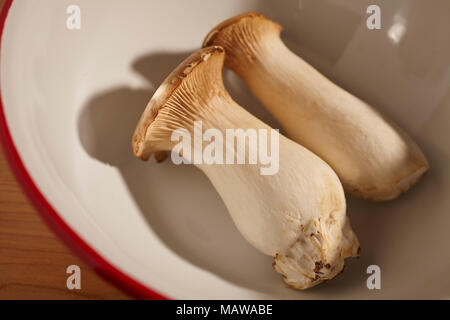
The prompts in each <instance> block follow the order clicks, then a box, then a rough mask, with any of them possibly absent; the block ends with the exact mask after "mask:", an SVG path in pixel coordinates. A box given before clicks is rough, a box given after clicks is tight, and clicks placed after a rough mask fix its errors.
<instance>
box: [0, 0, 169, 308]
mask: <svg viewBox="0 0 450 320" xmlns="http://www.w3.org/2000/svg"><path fill="white" fill-rule="evenodd" d="M12 2H13V0H6V1H5V3H4V5H3V8H2V9H1V13H0V52H1V40H2V37H3V30H4V27H5V21H6V18H7V16H8V12H9V10H10V8H11V5H12ZM0 142H1V143H0V144H1V145H2V146H3V151H4V154H5V156H6V159H7V161H8V162H9V166H10V168H11V169H12V171H13V172H14V175H15V177H16V179H17V181H18V182H19V184H20V186H21V187H22V190H23V191H24V192H25V194H26V195H27V197H28V199H29V200H30V201H31V203H32V204H33V205H34V207H35V208H36V210H37V211H38V212H39V213H40V215H41V217H42V218H43V219H44V221H45V222H46V223H47V225H49V226H50V228H51V229H52V230H53V232H55V233H56V234H57V235H58V236H59V238H60V239H62V240H63V241H64V243H66V245H67V246H68V247H69V248H71V249H72V250H73V251H74V252H75V253H76V254H77V255H78V256H79V257H80V258H82V259H83V260H84V261H85V262H86V263H88V264H89V265H90V266H91V267H93V268H94V270H95V271H96V272H97V273H98V274H100V275H101V276H102V277H103V278H105V279H106V280H108V281H109V282H111V283H113V284H114V285H115V286H117V287H118V288H120V289H122V290H123V291H125V292H127V293H128V294H130V295H132V296H133V297H136V298H138V299H158V300H162V299H168V298H167V297H165V296H163V295H161V294H160V293H158V292H156V291H154V290H151V289H149V288H148V287H146V286H145V285H143V284H141V283H139V282H138V281H136V280H135V279H133V278H131V277H130V276H128V275H126V274H125V273H124V272H122V271H120V270H119V269H118V268H117V267H115V266H113V265H112V264H111V263H110V262H108V261H107V260H106V259H105V258H103V257H102V256H101V255H100V254H99V253H98V252H96V251H95V250H94V249H93V248H92V247H91V246H89V244H88V243H86V242H85V241H84V240H83V239H82V238H81V237H80V236H79V235H78V234H77V233H76V232H75V231H74V230H73V229H71V228H70V227H69V225H68V224H67V223H66V222H65V221H64V220H63V219H62V218H61V216H60V215H59V214H58V212H57V211H56V210H55V209H54V208H53V207H52V205H51V204H50V203H49V202H48V201H47V199H46V198H45V197H44V195H43V194H42V193H41V191H40V190H39V189H38V187H37V186H36V184H35V183H34V182H33V179H32V178H31V176H30V174H29V173H28V171H27V169H26V168H25V166H24V164H23V162H22V159H21V158H20V155H19V153H18V151H17V149H16V147H15V145H14V142H13V139H12V137H11V133H10V132H9V130H8V124H7V123H6V117H5V113H4V109H3V101H2V95H1V87H0Z"/></svg>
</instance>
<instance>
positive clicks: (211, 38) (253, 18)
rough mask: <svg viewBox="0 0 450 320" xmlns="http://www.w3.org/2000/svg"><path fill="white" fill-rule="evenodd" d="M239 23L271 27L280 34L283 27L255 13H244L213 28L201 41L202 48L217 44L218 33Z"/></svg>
mask: <svg viewBox="0 0 450 320" xmlns="http://www.w3.org/2000/svg"><path fill="white" fill-rule="evenodd" d="M239 23H242V24H248V23H255V24H256V25H263V24H264V25H267V26H271V27H273V28H275V29H276V31H278V33H279V32H281V30H282V29H283V27H282V26H281V25H280V24H278V23H276V22H274V21H272V20H270V19H269V18H267V17H266V16H264V15H262V14H261V13H257V12H246V13H243V14H240V15H237V16H234V17H232V18H230V19H227V20H225V21H223V22H222V23H220V24H219V25H217V26H216V27H214V28H213V29H212V30H211V31H210V32H209V33H208V35H207V36H206V37H205V40H203V45H202V46H203V47H204V48H205V47H208V46H212V45H215V44H216V43H217V37H218V36H219V35H220V33H221V32H222V31H223V30H225V29H227V28H229V27H231V26H233V25H237V24H239Z"/></svg>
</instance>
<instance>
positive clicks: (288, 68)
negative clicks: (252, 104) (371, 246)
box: [204, 13, 429, 201]
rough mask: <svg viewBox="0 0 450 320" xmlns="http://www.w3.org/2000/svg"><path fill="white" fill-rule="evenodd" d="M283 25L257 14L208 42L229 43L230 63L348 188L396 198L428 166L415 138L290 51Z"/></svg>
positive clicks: (233, 22)
mask: <svg viewBox="0 0 450 320" xmlns="http://www.w3.org/2000/svg"><path fill="white" fill-rule="evenodd" d="M281 30H282V27H281V26H280V25H279V24H277V23H275V22H273V21H271V20H270V19H268V18H266V17H264V16H263V15H261V14H257V13H247V14H243V15H240V16H237V17H234V18H231V19H229V20H227V21H225V22H223V23H222V24H220V25H218V26H217V27H216V28H214V29H213V30H212V31H211V32H210V33H209V34H208V36H207V37H206V39H205V41H204V46H209V45H220V46H223V47H224V48H225V51H226V54H227V56H226V61H225V64H226V66H227V67H229V68H230V69H232V70H233V71H235V72H236V73H237V74H238V75H239V76H240V77H242V78H243V79H244V81H245V82H246V83H247V85H248V86H249V88H250V89H251V91H252V92H253V93H254V94H255V96H256V97H258V99H259V100H260V101H261V102H262V103H263V104H264V105H265V106H266V107H267V108H268V110H269V111H270V112H271V113H272V114H273V116H274V117H275V118H276V119H277V120H278V121H279V122H280V123H281V125H282V126H283V127H284V129H285V130H286V132H287V134H288V136H289V137H291V138H292V139H293V140H295V141H297V142H298V143H300V144H302V145H303V146H305V147H306V148H308V149H309V150H311V151H313V152H314V153H315V154H317V155H318V156H320V157H321V158H322V159H324V160H325V161H326V162H327V163H328V164H329V165H330V166H331V167H332V168H333V169H334V170H335V172H336V173H337V174H338V176H339V178H340V179H341V182H342V184H343V185H344V188H345V190H346V191H347V192H349V193H350V194H352V195H354V196H357V197H361V198H367V199H371V200H374V201H383V200H390V199H394V198H396V197H398V196H399V195H400V194H401V192H404V191H407V190H408V189H409V188H410V187H411V186H412V185H413V184H415V183H416V182H417V181H418V180H419V178H420V177H421V176H422V175H423V173H424V172H425V171H427V169H428V168H429V166H428V162H427V159H426V158H425V156H424V154H423V153H422V151H421V150H420V148H419V147H418V146H417V144H416V143H415V142H414V141H413V140H412V139H411V138H410V137H409V136H408V135H407V134H406V133H405V132H403V131H402V130H401V129H400V128H398V127H397V126H396V125H395V124H393V123H392V122H391V121H389V120H387V119H386V118H385V117H383V116H382V115H381V114H380V113H378V112H377V111H375V110H374V109H373V108H372V107H371V106H369V105H368V104H367V103H365V102H363V101H361V100H360V99H358V98H357V97H355V96H353V95H352V94H350V93H348V92H347V91H345V90H343V89H342V88H340V87H338V86H337V85H335V84H334V83H332V82H331V81H330V80H328V79H327V78H326V77H324V76H323V75H322V74H321V73H319V72H318V71H317V70H315V69H314V68H313V67H312V66H311V65H309V64H308V63H307V62H305V61H304V60H303V59H301V58H299V57H298V56H296V55H295V54H294V53H293V52H291V51H290V50H289V49H288V48H287V47H286V46H285V44H284V43H283V42H282V40H281V38H280V32H281Z"/></svg>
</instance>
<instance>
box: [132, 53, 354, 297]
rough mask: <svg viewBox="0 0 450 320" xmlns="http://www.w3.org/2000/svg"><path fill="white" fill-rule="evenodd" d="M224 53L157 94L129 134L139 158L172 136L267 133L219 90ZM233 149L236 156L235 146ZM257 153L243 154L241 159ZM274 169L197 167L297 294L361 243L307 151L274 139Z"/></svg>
mask: <svg viewBox="0 0 450 320" xmlns="http://www.w3.org/2000/svg"><path fill="white" fill-rule="evenodd" d="M224 55H225V54H224V50H223V48H221V47H208V48H205V49H202V50H200V51H198V52H196V53H194V54H193V55H192V56H190V57H189V58H188V59H187V60H185V61H184V62H183V63H182V64H181V65H180V66H179V67H178V68H177V69H175V71H173V72H172V73H171V74H170V75H169V77H168V78H167V79H166V80H165V81H164V83H163V84H162V85H161V86H160V88H159V89H158V90H157V91H156V93H155V94H154V96H153V97H152V99H151V100H150V102H149V104H148V105H147V108H146V109H145V111H144V113H143V115H142V117H141V119H140V121H139V123H138V125H137V128H136V131H135V134H134V137H133V141H132V146H133V150H134V153H135V154H136V156H137V157H139V158H141V159H144V160H146V159H148V158H149V157H150V155H151V154H152V153H157V152H160V151H170V150H172V148H173V147H174V144H176V143H177V142H173V141H171V136H172V133H173V132H174V130H176V129H184V130H187V131H188V132H189V133H194V131H195V128H193V127H194V122H195V121H202V130H203V131H204V132H205V131H206V130H208V129H216V130H218V131H219V132H222V133H223V134H225V132H226V130H228V129H237V128H238V129H243V131H245V130H246V129H255V130H259V129H265V130H268V131H269V130H270V129H271V128H270V127H269V126H267V125H266V124H265V123H263V122H262V121H260V120H259V119H257V118H255V117H254V116H253V115H251V114H250V113H248V112H247V111H246V110H244V109H243V108H242V107H241V106H239V105H238V104H237V103H236V102H234V101H233V99H232V98H231V97H230V95H229V94H228V92H227V91H226V89H225V88H224V86H223V82H222V67H223V62H224ZM226 147H227V148H231V149H232V151H233V152H234V153H236V152H237V150H236V148H237V145H233V146H232V147H230V146H228V145H227V146H226ZM254 151H255V150H253V149H250V148H248V150H247V151H246V158H248V157H249V156H250V152H254ZM279 159H280V163H279V169H278V172H277V173H276V174H274V175H261V171H260V169H261V167H262V165H261V164H260V163H257V164H248V163H247V164H235V165H227V164H211V165H208V164H205V163H203V164H196V166H197V167H199V168H200V169H201V170H202V171H203V172H204V173H205V174H206V175H207V177H208V178H209V179H210V180H211V182H212V184H213V185H214V187H215V188H216V190H217V191H218V193H219V194H220V196H221V197H222V199H223V201H224V203H225V205H226V207H227V209H228V211H229V212H230V214H231V216H232V218H233V221H234V222H235V224H236V226H237V228H238V229H239V231H240V232H241V233H242V235H243V236H244V237H245V238H246V239H247V240H248V241H249V242H250V243H251V244H252V245H253V246H254V247H256V248H257V249H258V250H260V251H261V252H263V253H265V254H267V255H270V256H272V257H274V263H273V266H274V269H275V270H276V271H278V272H279V273H281V274H282V275H283V276H284V280H285V282H286V283H288V284H289V285H291V286H292V287H294V288H298V289H306V288H309V287H312V286H314V285H316V284H318V283H320V282H322V281H324V280H328V279H332V278H333V277H335V276H336V275H337V274H339V273H340V272H341V270H342V269H343V266H344V259H345V258H347V257H354V256H357V255H358V249H359V243H358V239H357V238H356V236H355V234H354V233H353V231H352V230H351V228H350V225H349V222H348V219H347V217H346V214H345V211H346V204H345V197H344V192H343V189H342V186H341V184H340V181H339V179H338V177H337V176H336V174H335V173H334V171H333V170H332V169H331V168H330V167H329V166H328V165H327V164H326V163H325V162H324V161H323V160H321V159H320V158H319V157H317V156H316V155H314V154H313V153H312V152H310V151H308V150H307V149H305V148H303V147H302V146H300V145H298V144H296V143H295V142H293V141H291V140H289V139H288V138H286V137H284V136H282V135H280V136H279Z"/></svg>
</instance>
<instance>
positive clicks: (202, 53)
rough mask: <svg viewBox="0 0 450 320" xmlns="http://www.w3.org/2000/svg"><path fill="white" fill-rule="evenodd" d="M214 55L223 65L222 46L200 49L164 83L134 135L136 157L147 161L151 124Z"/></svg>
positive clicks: (181, 64) (155, 94)
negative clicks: (200, 67) (198, 69)
mask: <svg viewBox="0 0 450 320" xmlns="http://www.w3.org/2000/svg"><path fill="white" fill-rule="evenodd" d="M212 55H217V56H218V57H219V58H220V59H219V62H220V63H222V65H223V60H224V59H225V50H224V49H223V48H222V47H220V46H211V47H207V48H203V49H200V50H198V51H196V52H194V53H193V54H192V55H190V56H189V57H188V58H186V59H185V60H184V61H183V62H182V63H180V65H178V67H176V68H175V70H173V71H172V72H171V73H170V74H169V76H168V77H167V78H166V79H165V80H164V81H163V83H162V84H161V85H160V86H159V88H158V89H157V90H156V92H155V93H154V94H153V96H152V98H151V99H150V101H149V103H148V104H147V107H146V108H145V110H144V112H143V113H142V116H141V118H140V119H139V122H138V124H137V126H136V129H135V131H134V135H133V138H132V142H131V145H132V148H133V152H134V154H135V155H136V157H138V158H140V159H142V160H147V159H148V158H149V157H150V155H151V151H150V150H148V148H146V146H145V144H144V142H145V141H146V139H147V138H148V137H149V129H150V127H151V124H152V123H153V121H154V120H155V119H156V117H157V115H158V113H159V111H160V110H161V108H163V107H164V106H165V105H166V102H167V101H168V100H169V99H170V98H171V96H172V95H173V94H174V93H175V91H176V90H177V88H178V87H179V86H180V85H181V84H182V83H183V81H187V80H186V79H187V76H188V75H189V74H190V73H191V72H192V71H193V70H194V69H195V68H197V67H198V66H200V65H201V64H202V63H204V62H206V61H208V60H209V58H211V56H212Z"/></svg>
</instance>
